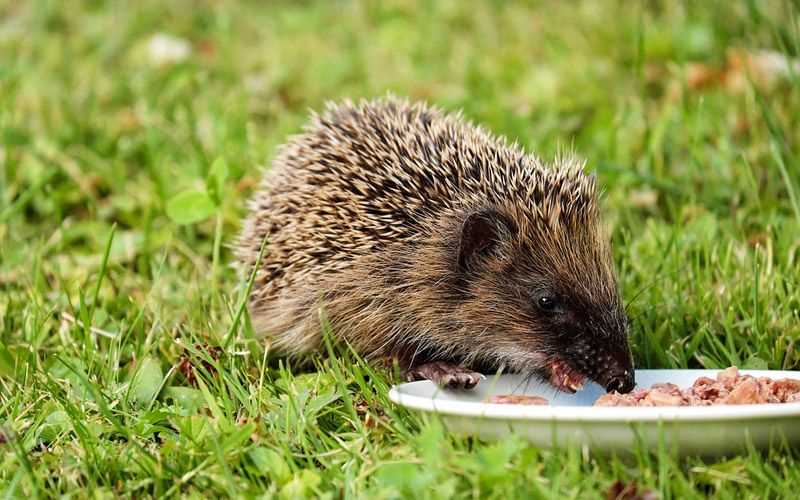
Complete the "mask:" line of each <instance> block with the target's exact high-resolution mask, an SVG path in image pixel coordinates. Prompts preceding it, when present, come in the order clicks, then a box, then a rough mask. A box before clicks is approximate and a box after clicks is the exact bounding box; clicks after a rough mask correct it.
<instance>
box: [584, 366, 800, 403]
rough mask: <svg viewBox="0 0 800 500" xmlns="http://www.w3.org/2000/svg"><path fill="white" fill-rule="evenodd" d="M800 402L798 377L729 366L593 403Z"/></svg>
mask: <svg viewBox="0 0 800 500" xmlns="http://www.w3.org/2000/svg"><path fill="white" fill-rule="evenodd" d="M792 402H800V380H795V379H790V378H782V379H778V380H773V379H771V378H769V377H753V376H751V375H742V374H740V373H739V370H738V368H736V367H735V366H731V367H730V368H726V369H725V370H722V371H721V372H719V373H718V374H717V378H716V379H712V378H708V377H700V378H698V379H697V380H695V382H694V384H692V386H691V387H689V388H688V389H684V390H681V389H680V388H679V387H678V386H677V385H675V384H670V383H662V384H653V385H652V387H650V389H635V390H634V391H632V392H630V393H629V394H620V393H618V392H611V393H608V394H605V395H603V396H600V397H599V398H597V401H595V402H594V404H595V406H711V405H744V404H764V403H792Z"/></svg>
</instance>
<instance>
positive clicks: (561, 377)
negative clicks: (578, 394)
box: [549, 358, 586, 393]
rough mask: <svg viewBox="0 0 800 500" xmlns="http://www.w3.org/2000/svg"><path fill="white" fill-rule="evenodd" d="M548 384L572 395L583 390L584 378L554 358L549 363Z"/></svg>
mask: <svg viewBox="0 0 800 500" xmlns="http://www.w3.org/2000/svg"><path fill="white" fill-rule="evenodd" d="M549 366H550V384H552V385H553V387H557V388H559V389H561V390H562V391H564V392H569V393H574V392H575V391H577V390H579V389H581V388H583V383H584V382H585V381H586V376H585V375H584V374H582V373H580V372H579V371H577V370H575V369H574V368H572V367H571V366H569V365H568V364H567V362H566V361H564V360H563V359H560V358H556V359H554V360H552V361H551V362H550V365H549Z"/></svg>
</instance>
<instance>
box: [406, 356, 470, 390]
mask: <svg viewBox="0 0 800 500" xmlns="http://www.w3.org/2000/svg"><path fill="white" fill-rule="evenodd" d="M483 378H485V377H484V376H483V375H481V374H480V373H477V372H474V371H472V370H470V369H468V368H464V367H463V366H458V365H454V364H452V363H448V362H446V361H432V362H430V363H425V364H424V365H419V366H415V367H414V368H410V369H409V370H408V371H406V380H407V381H409V382H414V381H415V380H430V381H431V382H433V383H435V384H436V385H438V386H439V387H444V388H446V389H472V388H473V387H475V386H476V385H478V382H480V381H481V379H483Z"/></svg>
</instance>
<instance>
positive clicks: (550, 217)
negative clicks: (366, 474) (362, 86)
mask: <svg viewBox="0 0 800 500" xmlns="http://www.w3.org/2000/svg"><path fill="white" fill-rule="evenodd" d="M249 208H250V215H249V217H248V218H247V220H246V221H245V223H244V229H243V231H242V233H241V235H240V238H239V241H238V245H237V250H238V257H239V259H240V260H241V262H242V263H243V265H244V266H243V268H244V269H245V270H251V269H252V267H253V266H254V265H255V264H256V260H257V257H258V253H259V249H260V248H261V244H262V242H263V241H265V239H266V242H267V246H266V252H265V254H264V256H263V258H262V261H261V263H260V266H259V269H258V270H257V274H256V279H255V284H254V288H253V293H252V296H251V298H250V313H251V315H252V317H253V320H254V325H255V328H256V329H257V330H258V331H259V332H260V333H262V334H264V335H267V336H268V337H270V338H271V339H272V342H273V347H274V348H275V349H276V350H277V351H279V352H281V353H284V354H290V355H302V354H304V353H308V352H310V351H313V350H316V349H318V348H319V347H320V342H321V333H320V326H321V325H320V311H324V315H325V317H327V319H328V320H329V321H330V324H331V326H332V331H333V332H334V334H335V335H337V336H339V337H341V338H343V339H345V340H346V341H347V342H349V343H350V344H351V345H352V346H353V347H354V348H355V349H357V350H358V351H359V352H360V353H362V354H364V355H366V356H367V357H369V358H385V357H391V358H395V359H398V360H399V361H400V362H401V364H403V366H404V367H406V368H411V367H413V366H417V365H419V364H420V363H424V362H430V361H446V362H452V363H457V364H460V365H462V366H466V367H471V368H481V369H492V368H497V367H499V366H505V367H507V368H508V369H511V370H514V371H520V372H525V373H537V374H540V375H542V376H545V377H549V378H550V379H551V381H553V383H554V384H555V385H557V386H562V387H563V385H564V384H563V383H562V381H561V380H560V377H562V376H563V370H562V372H559V373H555V372H554V368H553V367H554V366H563V365H568V367H569V368H568V369H567V370H568V371H570V370H571V371H572V372H573V374H574V373H578V374H580V375H586V376H589V377H590V378H592V379H594V380H597V381H599V382H601V383H603V384H605V385H607V386H609V387H612V386H613V388H620V389H623V390H624V389H628V388H629V386H632V382H633V378H632V366H631V361H630V359H631V358H630V351H629V348H628V344H627V335H626V328H627V320H626V317H625V314H624V311H623V309H622V306H621V301H620V299H619V293H618V289H617V288H618V287H617V283H616V278H615V273H614V268H613V261H612V256H611V250H610V244H609V241H608V239H607V237H606V235H605V232H604V231H603V227H602V224H601V223H600V219H599V209H598V203H597V189H596V182H595V179H594V177H593V176H589V175H586V174H585V173H584V168H583V163H582V162H580V161H578V160H576V159H575V158H573V157H563V158H558V159H556V161H555V162H554V164H553V165H548V164H545V163H543V162H542V161H540V160H539V159H538V158H536V157H534V156H532V155H530V154H526V153H524V152H523V151H522V150H521V149H520V148H519V147H517V146H516V145H509V144H508V143H507V142H506V141H505V140H503V139H502V138H497V137H494V136H492V135H490V134H489V133H487V132H486V131H484V130H483V129H481V128H480V127H477V126H474V125H472V124H470V123H468V122H466V121H465V120H464V119H462V118H461V117H460V116H459V115H448V114H446V113H443V112H442V111H440V110H438V109H436V108H432V107H429V106H427V105H424V104H411V103H409V102H407V101H405V100H401V99H396V98H391V97H390V98H385V99H378V100H374V101H366V102H361V103H359V104H357V105H355V104H353V103H350V102H345V103H343V104H340V105H329V106H328V108H327V109H326V111H325V112H324V113H323V114H321V115H314V116H313V117H312V120H311V123H310V125H308V126H307V127H306V128H305V130H304V132H303V133H301V134H300V135H298V136H296V137H294V138H292V139H291V140H290V141H289V143H288V144H287V145H285V146H284V147H283V148H282V149H281V151H280V153H279V155H278V157H277V159H276V160H275V161H274V164H273V167H272V169H271V170H269V171H268V172H267V173H266V175H265V176H264V179H263V182H262V184H261V187H260V189H259V190H258V192H257V193H256V194H255V196H254V197H253V198H252V200H251V202H250V206H249ZM543 297H544V298H543ZM537 301H539V302H537ZM553 301H555V302H553ZM546 303H547V304H549V305H547V304H546ZM553 303H555V306H553ZM539 306H541V307H539ZM545 306H547V307H548V308H549V307H550V306H553V310H546V307H545ZM568 388H569V387H568Z"/></svg>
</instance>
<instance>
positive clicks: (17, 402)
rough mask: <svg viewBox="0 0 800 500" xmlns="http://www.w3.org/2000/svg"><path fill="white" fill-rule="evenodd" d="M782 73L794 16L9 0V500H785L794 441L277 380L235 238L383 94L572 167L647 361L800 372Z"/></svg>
mask: <svg viewBox="0 0 800 500" xmlns="http://www.w3.org/2000/svg"><path fill="white" fill-rule="evenodd" d="M762 50H766V51H769V52H768V53H765V52H759V51H762ZM796 57H800V6H798V4H797V3H796V2H795V3H793V2H788V1H787V2H780V1H764V2H759V1H755V0H753V1H751V2H729V1H719V2H711V1H709V2H634V1H629V2H574V3H573V2H555V1H552V2H520V3H516V2H504V1H495V2H474V3H473V2H465V1H459V0H452V1H446V2H435V1H427V2H419V3H418V4H415V5H414V4H409V3H407V2H403V1H394V2H385V3H384V2H381V3H380V4H379V3H378V2H365V3H349V2H322V1H321V2H289V1H286V2H278V1H273V2H246V3H241V4H233V3H227V2H215V1H210V0H209V1H202V2H190V1H188V0H187V1H171V2H156V1H142V2H123V1H117V2H102V1H86V2H58V1H39V0H31V1H26V2H17V1H13V0H2V1H0V490H3V491H4V495H5V497H6V498H11V497H35V496H45V497H48V496H59V495H61V494H72V495H75V496H79V497H84V496H96V497H112V496H130V497H143V496H150V495H153V496H170V495H185V496H190V497H201V496H207V495H231V496H234V495H237V496H238V495H242V496H255V495H259V494H262V493H264V494H266V495H267V496H270V495H275V496H281V497H286V498H297V497H303V496H313V497H316V496H320V497H325V498H340V497H348V498H350V497H362V498H391V497H398V496H401V497H416V498H448V497H457V498H465V497H466V498H477V497H490V498H509V497H519V496H525V497H555V496H558V497H567V498H602V497H604V495H605V492H606V491H607V490H608V489H609V487H610V486H611V485H612V484H613V483H614V482H615V481H617V480H620V481H623V482H625V483H627V482H631V481H632V482H635V483H636V484H637V485H638V486H639V488H640V490H641V489H650V490H653V491H655V492H657V493H659V494H660V495H661V497H662V498H692V497H702V496H706V495H713V496H717V497H721V498H753V497H793V496H795V495H796V494H797V485H798V484H800V453H798V450H794V449H785V448H776V449H772V450H768V451H764V452H761V453H759V452H750V453H746V454H743V455H741V456H736V457H728V458H725V459H716V460H701V459H699V458H689V459H679V458H677V457H675V456H674V455H672V454H670V453H669V452H668V451H665V450H647V449H641V448H640V449H637V450H635V458H633V459H630V460H620V459H617V458H613V457H612V458H609V457H598V456H593V455H591V454H590V453H588V452H587V451H586V450H581V449H579V448H573V449H561V450H557V451H547V450H540V449H536V448H534V447H531V446H529V445H526V444H525V443H523V442H520V441H519V440H514V439H509V440H506V441H502V442H499V443H486V442H480V441H477V440H470V439H460V438H454V437H451V436H448V435H447V433H446V431H445V430H443V428H442V426H441V424H440V423H439V422H438V421H437V420H435V419H427V418H422V417H421V416H419V415H416V414H411V413H409V412H406V411H404V410H403V409H401V408H397V407H395V406H393V405H392V404H391V403H390V402H389V401H388V399H387V395H386V394H387V390H388V386H389V385H390V384H391V381H392V380H391V379H392V377H391V374H387V373H382V372H381V373H375V372H373V371H372V370H371V369H370V368H369V367H367V366H365V365H364V364H363V363H358V362H355V361H352V360H349V357H348V356H345V357H344V358H342V359H341V360H340V361H332V360H329V359H324V358H321V359H318V360H316V364H317V370H316V371H310V372H309V371H305V372H303V371H300V370H297V369H292V368H291V367H289V366H286V364H285V363H283V362H281V361H280V360H276V359H271V358H270V357H269V356H268V352H267V350H266V349H265V346H264V345H263V343H260V342H259V341H258V340H256V339H255V338H254V337H253V332H252V329H251V328H250V324H249V321H248V318H247V316H246V314H245V315H241V314H240V313H241V307H240V304H241V303H242V296H243V286H242V283H241V282H240V280H239V278H238V276H237V273H236V271H235V270H234V269H233V267H232V266H231V263H232V257H231V251H230V248H229V245H230V243H231V242H232V241H233V238H234V237H235V235H236V234H237V231H238V227H239V221H240V220H241V218H242V215H243V209H244V201H245V200H246V199H247V197H248V196H249V194H250V193H251V192H252V190H253V188H254V186H255V184H256V183H257V181H258V179H259V176H260V171H261V169H262V167H263V166H264V165H267V164H268V162H269V160H270V159H271V158H272V157H273V156H274V155H275V151H276V147H277V146H278V145H279V144H280V143H281V142H283V141H284V140H285V139H286V137H287V136H288V135H289V134H292V133H294V132H296V131H298V130H299V127H300V126H301V125H302V123H303V122H304V120H305V119H306V116H307V111H308V109H310V108H319V107H320V106H321V105H322V104H323V103H324V102H325V101H326V100H329V99H339V98H344V97H352V98H359V97H362V96H375V95H383V94H385V93H386V92H387V91H392V92H394V93H397V94H401V95H408V96H410V97H412V98H418V99H426V100H429V101H431V102H433V103H436V104H438V105H440V106H443V107H445V108H447V109H453V110H456V109H463V110H464V113H465V114H466V115H467V116H468V117H469V118H471V119H473V120H475V121H477V122H480V123H482V124H485V125H486V126H487V127H488V128H490V129H491V130H493V131H495V132H497V133H500V134H504V135H507V136H508V137H510V138H512V139H514V140H517V141H519V142H520V143H521V144H523V145H524V146H525V147H526V148H528V149H529V150H531V151H535V152H537V153H538V154H540V155H541V156H544V157H552V155H554V154H555V153H557V152H558V151H559V150H563V149H564V148H574V149H575V150H576V151H578V152H579V153H580V154H581V155H583V156H585V157H586V158H588V160H589V166H590V168H591V169H592V170H594V171H596V172H597V174H598V176H599V179H600V182H601V184H602V185H603V187H604V189H605V195H604V199H605V210H606V211H607V214H608V216H607V217H608V220H609V222H610V223H611V225H612V227H613V238H614V242H615V256H616V261H617V265H618V269H619V272H620V279H621V285H622V289H623V295H624V297H625V299H626V302H627V303H628V304H629V306H628V307H629V312H630V315H631V323H632V340H633V344H634V352H635V357H636V361H637V365H638V366H639V367H662V368H666V367H711V368H713V367H724V366H728V365H730V364H736V365H738V366H740V367H769V368H773V369H781V368H782V369H800V349H798V347H800V287H798V283H799V282H800V157H799V156H798V155H799V154H800V126H798V125H799V122H798V117H800V64H798V67H796V68H794V70H792V69H791V68H787V67H786V64H784V63H786V62H787V60H790V59H791V58H796Z"/></svg>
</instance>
